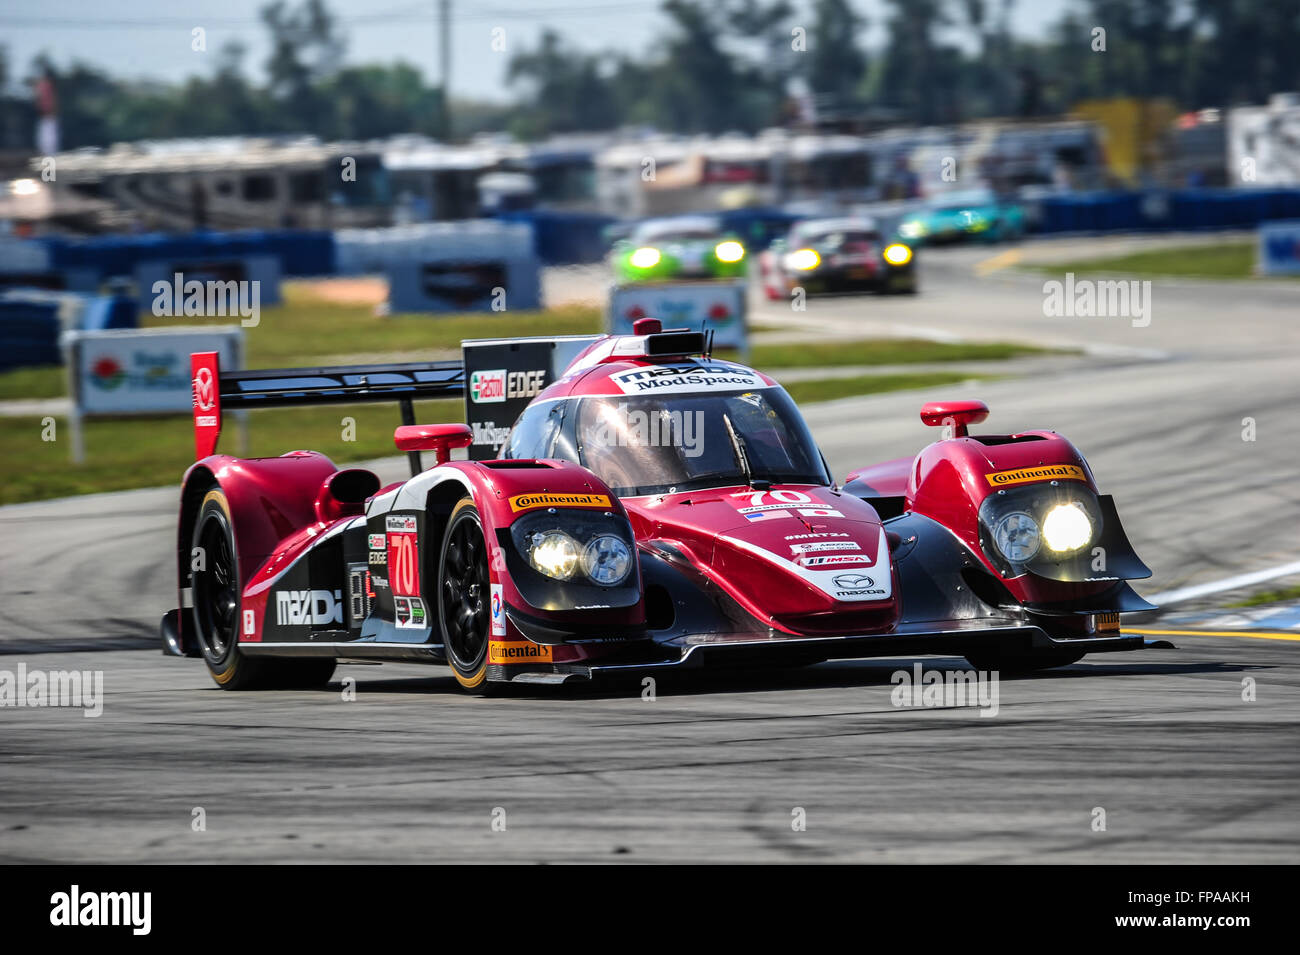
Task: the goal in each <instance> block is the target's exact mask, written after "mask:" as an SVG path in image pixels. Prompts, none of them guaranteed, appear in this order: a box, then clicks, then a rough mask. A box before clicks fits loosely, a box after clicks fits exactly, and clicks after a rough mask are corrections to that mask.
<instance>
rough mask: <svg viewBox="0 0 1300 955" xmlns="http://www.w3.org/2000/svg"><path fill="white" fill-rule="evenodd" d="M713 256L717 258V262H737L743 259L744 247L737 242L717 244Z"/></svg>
mask: <svg viewBox="0 0 1300 955" xmlns="http://www.w3.org/2000/svg"><path fill="white" fill-rule="evenodd" d="M713 254H714V255H716V256H717V257H718V261H719V262H739V261H740V260H741V259H743V258H744V257H745V247H744V246H743V245H741V244H740V243H739V242H736V241H733V240H731V239H728V240H727V241H726V242H719V243H718V244H717V246H716V247H715V248H714V250H713Z"/></svg>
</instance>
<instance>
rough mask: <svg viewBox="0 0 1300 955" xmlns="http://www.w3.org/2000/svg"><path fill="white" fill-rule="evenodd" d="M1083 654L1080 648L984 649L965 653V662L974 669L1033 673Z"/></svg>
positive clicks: (1067, 664) (1060, 665)
mask: <svg viewBox="0 0 1300 955" xmlns="http://www.w3.org/2000/svg"><path fill="white" fill-rule="evenodd" d="M1084 656H1085V652H1084V651H1082V650H1043V651H1039V652H1036V653H1035V652H1021V653H1003V652H1001V651H999V650H985V651H982V652H979V653H968V654H966V662H967V663H969V664H970V665H971V666H973V667H974V668H975V669H976V670H997V671H999V672H1000V673H1033V672H1034V671H1036V670H1050V669H1052V668H1053V667H1064V666H1069V665H1070V664H1071V663H1078V662H1079V661H1080V660H1082V659H1083V658H1084Z"/></svg>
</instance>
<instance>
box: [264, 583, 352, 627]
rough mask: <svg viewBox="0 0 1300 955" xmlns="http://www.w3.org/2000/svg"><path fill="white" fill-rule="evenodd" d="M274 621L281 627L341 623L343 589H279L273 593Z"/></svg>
mask: <svg viewBox="0 0 1300 955" xmlns="http://www.w3.org/2000/svg"><path fill="white" fill-rule="evenodd" d="M275 622H276V623H277V624H279V625H280V626H282V627H298V626H302V625H303V624H310V625H312V626H314V627H319V626H324V625H326V624H331V623H342V622H343V591H341V590H335V591H329V590H281V591H280V592H279V593H277V594H276V595H275Z"/></svg>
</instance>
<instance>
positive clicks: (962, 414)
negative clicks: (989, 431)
mask: <svg viewBox="0 0 1300 955" xmlns="http://www.w3.org/2000/svg"><path fill="white" fill-rule="evenodd" d="M988 416H989V406H988V405H986V404H985V403H984V402H982V401H931V402H928V403H926V404H924V405H922V406H921V423H922V424H924V425H927V426H928V427H931V428H942V427H945V426H947V425H952V436H953V437H954V438H964V437H966V426H967V425H972V424H979V423H980V422H981V421H983V420H984V419H985V418H987V417H988Z"/></svg>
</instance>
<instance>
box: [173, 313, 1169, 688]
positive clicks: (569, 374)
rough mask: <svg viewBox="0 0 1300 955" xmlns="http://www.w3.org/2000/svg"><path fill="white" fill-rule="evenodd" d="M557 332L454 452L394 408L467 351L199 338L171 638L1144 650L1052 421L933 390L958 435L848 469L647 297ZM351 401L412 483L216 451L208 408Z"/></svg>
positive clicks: (265, 664)
mask: <svg viewBox="0 0 1300 955" xmlns="http://www.w3.org/2000/svg"><path fill="white" fill-rule="evenodd" d="M537 341H538V340H536V339H521V340H514V341H512V342H506V343H504V344H503V347H504V348H505V349H506V351H505V352H503V353H502V354H516V352H510V351H509V349H511V348H518V347H519V343H529V342H531V343H536V342H537ZM555 341H559V340H555ZM565 343H566V344H569V345H573V346H574V354H576V357H575V358H574V359H573V360H572V361H569V362H566V363H565V364H564V365H563V366H557V370H556V371H555V372H554V373H553V374H552V373H547V372H545V371H544V370H541V369H538V370H532V371H528V370H512V369H506V370H491V371H476V372H474V373H473V377H475V379H476V380H477V381H478V382H479V386H480V387H479V388H478V393H477V397H476V398H471V397H469V396H467V398H468V399H469V400H468V401H467V410H468V412H469V414H468V415H467V417H469V418H470V421H471V424H473V425H478V424H479V419H480V418H481V417H482V415H484V414H486V413H487V410H486V409H485V408H481V407H479V405H480V404H481V403H482V402H484V401H487V402H492V401H495V400H497V391H498V390H500V391H502V392H504V393H507V394H508V393H510V392H511V391H512V390H513V391H516V392H519V391H522V392H523V393H524V394H525V398H524V399H523V400H526V401H527V404H526V405H525V406H524V407H525V410H524V411H523V413H522V414H521V415H520V416H519V417H518V420H516V421H515V422H514V426H513V427H512V428H511V429H510V431H509V434H508V437H507V438H506V440H505V444H504V447H502V448H501V450H500V453H499V455H498V456H497V457H495V458H492V459H488V460H455V461H453V460H451V459H450V457H451V451H452V449H454V448H460V447H465V446H467V445H469V444H470V442H471V440H473V435H474V434H476V433H477V431H476V430H475V429H472V428H471V427H470V426H467V425H459V424H452V425H448V424H440V425H419V424H415V423H413V421H412V420H411V401H412V400H413V399H416V398H428V397H436V396H446V395H449V394H456V393H463V392H464V389H463V382H464V380H465V368H464V367H463V366H462V365H461V363H459V362H445V363H436V364H421V365H372V366H361V367H353V368H307V369H288V370H278V371H255V372H233V373H223V372H221V371H220V369H219V367H218V365H217V356H216V353H201V354H196V355H194V356H193V358H192V368H193V380H194V423H195V441H196V452H197V457H198V460H197V462H196V463H195V464H194V465H192V466H191V467H190V469H189V470H188V471H187V473H186V475H185V477H184V481H183V483H182V486H181V493H180V519H179V523H178V529H177V538H176V543H177V548H176V561H177V564H176V566H177V571H178V586H179V604H178V609H175V610H172V611H170V612H168V613H167V614H166V615H165V616H164V618H163V621H162V637H163V643H164V650H165V651H166V652H168V653H171V654H176V655H186V656H195V657H200V656H201V657H202V658H203V659H204V660H205V661H206V663H207V666H208V668H209V670H210V671H211V674H212V676H213V678H214V679H215V680H216V682H217V683H218V684H219V685H221V686H222V687H225V688H227V689H241V688H247V687H257V686H281V687H302V686H311V685H316V684H321V683H323V682H325V681H327V680H328V679H329V677H330V676H331V674H332V672H333V670H334V666H335V662H336V660H339V659H348V660H356V659H361V660H372V661H373V660H402V661H419V662H425V663H431V664H440V665H445V666H447V667H449V668H450V670H451V673H452V675H454V677H455V679H456V680H457V681H458V682H459V683H460V685H461V686H463V687H464V688H465V689H466V690H470V691H473V692H485V691H487V690H489V689H492V688H496V687H500V686H501V685H502V684H509V683H562V682H566V681H571V680H589V679H595V678H599V677H602V676H606V675H610V674H618V673H624V674H636V675H643V674H654V673H658V672H663V671H667V670H674V669H681V668H689V667H699V666H743V665H750V664H760V663H762V664H766V663H773V662H775V663H780V664H789V665H798V664H807V663H812V662H817V661H822V660H827V659H831V658H846V657H869V656H880V655H891V656H892V655H916V654H945V655H952V654H955V655H964V656H965V657H966V658H967V659H968V660H969V661H970V662H971V663H972V664H973V665H974V666H976V667H977V668H980V669H1001V670H1007V669H1038V668H1043V667H1053V666H1061V665H1063V664H1067V663H1070V662H1073V661H1075V660H1078V659H1079V658H1080V657H1082V656H1083V655H1084V654H1086V653H1092V652H1098V651H1111V650H1132V649H1137V648H1140V647H1142V646H1143V645H1144V643H1143V640H1142V638H1141V637H1139V636H1135V635H1131V634H1125V633H1123V632H1121V630H1120V629H1119V620H1120V616H1119V615H1120V614H1121V613H1124V612H1128V611H1140V610H1152V609H1154V608H1153V607H1152V606H1151V605H1150V604H1148V603H1147V602H1146V601H1144V600H1142V599H1141V598H1140V597H1139V596H1138V595H1137V594H1136V593H1135V592H1134V591H1133V590H1132V589H1131V587H1130V586H1129V584H1128V583H1127V582H1126V581H1127V580H1130V579H1134V578H1140V577H1146V576H1148V574H1149V571H1148V570H1147V568H1146V567H1145V566H1144V565H1143V564H1142V562H1141V561H1140V560H1139V559H1138V557H1137V555H1136V554H1135V553H1134V552H1133V549H1132V547H1131V546H1130V544H1129V542H1128V540H1127V538H1126V536H1125V534H1124V531H1123V528H1122V527H1121V525H1120V521H1119V517H1118V515H1117V513H1116V510H1115V506H1114V503H1113V502H1112V501H1111V499H1110V498H1109V497H1108V496H1106V495H1103V494H1101V493H1100V492H1099V491H1098V489H1097V485H1096V482H1095V480H1094V477H1093V474H1092V471H1091V470H1090V469H1089V467H1088V464H1087V462H1086V461H1085V460H1084V458H1083V456H1082V455H1081V454H1080V453H1079V452H1078V450H1076V449H1075V447H1074V446H1073V445H1072V444H1070V442H1069V441H1067V440H1066V439H1065V438H1063V437H1061V436H1060V435H1058V434H1056V433H1055V432H1051V431H1029V432H1024V433H1020V434H983V435H972V434H969V433H968V432H967V428H968V426H969V425H972V424H977V423H979V422H981V421H983V420H984V419H985V417H986V416H987V414H988V409H987V408H986V407H985V406H984V405H983V404H982V403H980V402H978V401H950V402H937V403H932V404H927V405H926V406H924V407H923V408H922V409H921V418H922V421H923V422H924V423H925V424H927V425H932V426H944V425H946V426H948V427H949V428H951V430H952V436H951V437H945V438H943V439H941V440H939V441H936V442H935V443H932V444H930V445H928V446H927V447H925V448H924V449H922V450H921V452H920V453H919V454H918V455H917V456H916V457H915V458H904V459H899V460H894V461H887V462H885V463H883V464H878V465H875V466H872V467H868V468H865V469H862V470H859V471H855V472H853V473H852V474H850V475H849V478H848V480H847V481H846V483H845V484H844V485H843V486H838V485H837V484H836V483H835V482H834V481H833V479H832V478H831V475H830V473H829V472H828V470H827V466H826V463H825V459H824V458H823V456H822V454H821V453H820V451H819V450H818V448H817V445H816V443H815V442H814V440H813V437H812V435H811V434H810V433H809V431H808V427H807V425H806V424H805V423H804V421H803V418H802V417H801V415H800V413H799V411H798V409H797V408H796V407H795V404H794V402H793V401H792V400H791V399H790V396H789V395H788V394H787V393H786V392H785V391H784V390H783V389H782V388H781V387H780V385H778V384H777V383H776V382H775V381H773V380H772V379H771V378H769V377H768V376H766V375H764V374H762V373H761V372H758V371H755V370H753V369H751V368H747V367H745V366H743V365H739V364H735V363H733V362H729V361H720V360H717V359H715V358H712V357H711V356H710V350H711V349H710V345H709V343H708V339H707V336H706V334H705V333H702V332H698V331H689V332H688V331H662V330H661V329H660V323H659V322H658V321H657V320H655V319H642V320H641V321H639V322H638V323H637V324H636V327H635V334H632V335H622V336H601V337H598V338H593V339H589V340H588V339H583V340H578V341H576V342H575V341H574V340H565ZM548 345H549V343H544V346H543V347H548ZM579 349H580V350H579ZM468 353H469V350H468V349H467V354H468ZM548 377H550V378H552V379H553V380H550V381H549V383H548V382H546V381H545V380H544V379H546V378H548ZM488 381H499V382H501V383H502V385H501V388H500V389H497V388H496V387H495V386H493V387H492V388H488V387H487V386H485V385H484V384H483V383H484V382H488ZM365 400H389V401H392V400H397V401H400V402H401V403H402V406H403V418H404V420H406V421H407V423H406V424H405V425H403V426H402V427H399V428H397V430H396V432H395V443H396V446H397V448H398V449H399V450H404V451H407V452H409V453H410V454H411V457H412V476H411V478H410V479H409V480H406V481H404V482H401V483H397V484H392V485H389V486H388V487H384V488H381V487H380V486H379V485H380V482H379V479H378V478H377V477H376V476H375V475H374V474H373V473H372V472H371V471H368V470H365V469H362V468H350V467H349V468H337V467H336V466H335V465H334V464H333V463H332V462H331V461H330V460H329V459H328V458H326V457H325V456H324V455H322V454H318V453H315V452H311V451H291V452H289V453H287V454H284V455H282V456H280V457H272V458H254V459H239V458H235V457H230V456H228V455H224V454H216V453H214V451H215V446H216V442H217V436H218V434H219V433H220V428H221V416H222V413H223V410H228V409H231V408H250V407H264V406H274V405H283V404H303V403H313V402H327V401H328V402H356V401H365ZM487 407H488V408H491V407H500V405H492V404H488V406H487ZM421 452H432V453H433V455H434V457H435V464H434V466H432V467H430V468H427V469H426V468H424V467H423V464H422V462H421V461H420V453H421Z"/></svg>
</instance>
